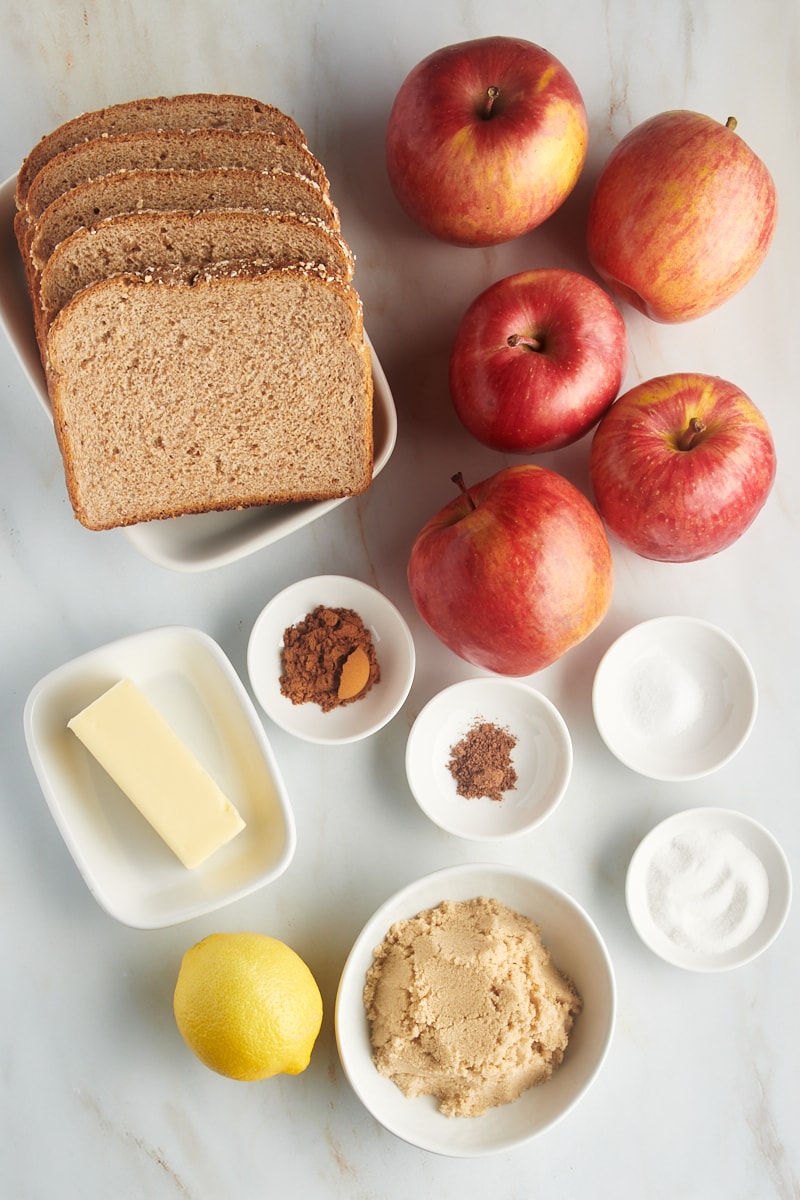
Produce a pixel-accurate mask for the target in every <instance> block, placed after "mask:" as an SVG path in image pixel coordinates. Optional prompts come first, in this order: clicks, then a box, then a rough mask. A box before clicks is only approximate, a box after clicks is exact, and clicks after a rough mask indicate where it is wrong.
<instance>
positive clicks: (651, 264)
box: [588, 111, 777, 322]
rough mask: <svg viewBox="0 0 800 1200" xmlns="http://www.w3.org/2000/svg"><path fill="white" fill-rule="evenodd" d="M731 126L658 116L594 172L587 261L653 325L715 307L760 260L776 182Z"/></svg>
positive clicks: (683, 115)
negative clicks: (596, 179) (650, 319)
mask: <svg viewBox="0 0 800 1200" xmlns="http://www.w3.org/2000/svg"><path fill="white" fill-rule="evenodd" d="M735 126H736V122H735V120H734V119H733V118H730V119H729V121H728V123H727V124H724V125H723V124H722V123H720V122H719V121H714V120H712V118H711V117H706V116H703V115H702V114H701V113H694V112H685V111H675V112H665V113H661V114H660V115H659V116H656V117H651V118H650V120H649V121H645V122H643V124H641V125H638V126H637V127H636V128H635V129H633V130H632V131H631V132H630V133H629V134H628V135H627V137H625V138H623V139H622V141H621V142H620V143H619V145H618V146H617V147H616V149H615V150H613V151H612V153H611V155H610V157H609V158H608V160H607V162H606V164H605V166H604V167H603V170H602V171H601V173H600V177H599V179H598V181H597V186H596V188H595V191H594V194H593V197H592V201H591V204H590V207H589V217H588V251H589V258H590V260H591V262H592V265H593V266H594V268H595V270H596V271H597V273H598V274H599V275H600V277H601V278H602V279H603V280H605V282H606V283H607V284H608V286H609V287H610V288H611V290H612V291H613V292H614V293H615V294H616V295H618V296H620V297H622V298H623V299H624V300H627V301H628V303H629V304H631V305H633V307H634V308H637V309H639V311H640V312H643V313H644V314H645V315H646V316H648V317H652V318H653V320H655V321H664V322H675V321H689V320H692V319H693V318H695V317H701V316H703V315H704V314H705V313H707V312H710V311H711V310H712V309H714V308H717V307H718V306H719V305H720V304H722V303H723V302H724V301H725V300H728V299H729V298H730V297H731V296H733V295H734V293H735V292H738V291H739V289H740V288H741V287H743V286H744V284H745V283H747V281H748V280H749V279H750V278H751V277H752V275H753V274H754V273H755V271H756V270H757V269H758V267H759V266H760V265H761V263H762V262H763V260H764V258H765V256H766V253H767V250H768V248H769V245H770V242H771V240H772V235H773V233H774V232H775V223H776V220H777V198H776V193H775V184H774V182H773V180H772V177H771V175H770V173H769V171H768V170H767V168H766V167H765V166H764V164H763V162H762V161H761V159H760V158H758V157H757V156H756V155H755V154H754V153H753V151H752V150H751V149H750V147H749V146H748V145H747V144H746V143H745V142H744V141H742V139H741V138H740V137H739V135H738V134H737V133H735V132H734V129H735Z"/></svg>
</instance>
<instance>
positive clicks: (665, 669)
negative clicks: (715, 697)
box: [627, 650, 706, 738]
mask: <svg viewBox="0 0 800 1200" xmlns="http://www.w3.org/2000/svg"><path fill="white" fill-rule="evenodd" d="M705 702H706V695H705V690H704V688H703V685H702V683H701V682H700V680H699V679H698V678H697V677H696V676H695V675H694V674H693V673H692V671H691V670H690V669H689V668H688V667H687V666H685V665H684V664H683V663H681V662H679V661H677V660H676V659H675V658H673V657H672V656H670V655H669V654H664V653H662V652H661V651H659V650H654V651H652V652H651V653H649V654H647V655H643V656H642V658H641V659H640V660H639V662H638V663H637V664H636V670H635V673H634V675H633V678H632V681H631V687H630V692H629V699H628V705H629V708H628V713H627V716H628V719H629V721H630V723H631V725H632V726H634V727H635V728H636V729H637V730H638V731H639V732H640V733H642V734H644V735H645V736H648V737H657V738H675V737H679V736H680V734H682V733H684V732H685V731H686V730H687V729H690V728H691V727H692V725H694V724H695V723H696V722H697V721H699V719H700V717H701V716H702V713H703V709H704V707H705Z"/></svg>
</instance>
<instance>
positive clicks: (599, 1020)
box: [334, 863, 616, 1158]
mask: <svg viewBox="0 0 800 1200" xmlns="http://www.w3.org/2000/svg"><path fill="white" fill-rule="evenodd" d="M479 896H486V897H490V898H494V899H497V900H499V901H501V903H503V904H506V905H508V907H509V908H512V909H514V910H515V911H516V912H519V913H522V914H523V915H524V916H527V917H530V918H531V920H533V921H534V922H535V923H536V924H537V925H539V927H540V929H541V933H542V941H543V942H544V944H545V946H547V948H548V949H549V951H550V953H551V955H552V959H553V962H554V963H555V964H556V966H557V967H558V968H559V970H560V971H562V972H563V973H564V974H566V975H568V976H569V977H570V979H571V980H572V981H573V983H574V985H575V987H576V988H577V990H578V992H579V994H580V995H581V997H582V999H583V1011H582V1012H581V1014H580V1015H579V1017H578V1018H577V1020H576V1022H575V1026H574V1028H573V1031H572V1034H571V1036H570V1041H569V1045H568V1047H567V1052H566V1054H565V1056H564V1061H563V1063H562V1065H561V1066H560V1067H559V1069H558V1070H557V1071H556V1073H555V1074H554V1075H553V1077H552V1079H550V1080H549V1081H548V1082H547V1083H545V1084H542V1085H541V1086H539V1087H534V1088H530V1089H529V1090H528V1091H527V1092H524V1093H523V1094H522V1095H521V1096H520V1097H519V1099H517V1100H515V1101H513V1103H511V1104H504V1105H501V1106H499V1107H496V1108H490V1109H489V1110H488V1111H487V1112H485V1113H483V1114H482V1115H481V1116H479V1117H445V1116H443V1115H442V1113H440V1112H439V1111H438V1108H437V1105H436V1101H435V1100H434V1099H433V1098H432V1097H430V1096H418V1097H414V1098H409V1097H407V1096H405V1095H404V1094H403V1093H402V1092H401V1091H400V1089H399V1088H398V1087H397V1086H396V1085H395V1084H394V1083H392V1081H391V1080H390V1079H387V1078H385V1077H384V1076H382V1075H379V1074H378V1071H377V1070H376V1068H375V1065H374V1063H373V1060H372V1047H371V1043H370V1034H369V1027H368V1021H367V1017H366V1013H365V1010H364V1000H363V991H364V983H365V979H366V974H367V970H368V969H369V967H370V965H371V963H372V952H373V949H374V948H375V947H376V946H378V945H380V943H381V942H382V940H383V938H384V936H385V935H386V933H387V932H388V930H389V929H390V927H391V926H392V925H393V924H394V923H395V921H398V920H400V919H401V918H403V917H413V916H415V915H416V914H417V913H419V912H422V911H424V910H425V909H428V908H433V907H435V906H436V905H437V904H440V903H441V902H442V901H443V900H452V901H459V900H470V899H474V898H476V897H479ZM615 1012H616V987H615V983H614V973H613V969H612V966H611V960H610V958H609V955H608V951H607V950H606V947H605V944H604V942H603V939H602V938H601V936H600V934H599V932H598V930H597V928H596V927H595V925H594V923H593V922H592V920H591V918H590V917H589V916H588V915H587V914H586V912H584V910H583V909H582V908H581V907H580V905H579V904H577V903H576V901H575V900H573V899H571V898H570V897H569V896H567V895H566V893H564V892H562V891H560V890H559V889H558V888H555V887H553V886H552V885H550V884H546V883H542V882H541V881H540V880H537V879H533V878H531V877H530V876H528V875H525V874H524V873H523V872H521V871H517V870H514V869H513V868H512V867H507V866H503V865H498V864H481V863H477V864H472V863H469V864H466V865H462V866H457V867H450V868H447V869H445V870H442V871H437V872H435V873H434V874H432V875H427V876H425V877H424V878H422V879H418V880H416V882H414V883H411V884H409V885H408V887H405V888H403V889H402V891H400V892H398V893H397V894H396V895H394V896H392V897H391V899H389V900H387V901H386V902H385V903H384V904H382V905H381V907H380V908H379V909H378V910H377V912H376V913H375V914H374V915H373V916H372V917H370V919H369V921H368V922H367V923H366V925H365V926H364V928H363V929H362V931H361V933H360V934H359V935H358V937H357V939H356V941H355V943H354V945H353V948H352V950H351V951H350V954H349V955H348V958H347V961H346V962H345V965H344V970H343V971H342V976H341V979H340V982H339V988H338V991H337V995H336V1006H335V1014H334V1023H335V1028H336V1041H337V1046H338V1050H339V1057H340V1059H341V1063H342V1067H343V1069H344V1072H345V1075H346V1076H347V1079H348V1080H349V1082H350V1085H351V1086H352V1088H353V1090H354V1091H355V1093H356V1095H357V1096H358V1098H359V1099H360V1100H361V1102H362V1104H364V1106H365V1107H366V1108H367V1109H368V1111H369V1112H370V1113H372V1115H373V1117H375V1119H376V1120H377V1121H379V1122H380V1124H381V1125H383V1126H384V1128H386V1129H388V1130H389V1132H390V1133H393V1134H395V1135H396V1136H397V1137H399V1138H402V1139H403V1140H404V1141H406V1142H409V1143H410V1144H411V1145H412V1146H417V1147H419V1148H420V1149H422V1150H430V1151H433V1152H434V1153H437V1154H443V1155H448V1156H450V1157H454V1158H477V1157H482V1156H485V1155H490V1154H498V1153H502V1152H504V1151H508V1150H512V1149H514V1148H515V1147H517V1146H520V1145H522V1144H523V1143H525V1142H528V1141H530V1140H531V1139H532V1138H534V1137H536V1136H537V1135H539V1134H541V1133H543V1132H544V1131H545V1130H547V1129H550V1128H551V1127H552V1126H553V1125H555V1124H556V1122H558V1121H560V1120H561V1119H562V1118H563V1117H565V1116H566V1115H567V1113H568V1112H570V1111H571V1110H572V1109H573V1108H574V1107H575V1105H576V1104H577V1103H578V1101H579V1100H580V1099H581V1098H582V1097H583V1096H584V1095H585V1093H586V1092H587V1090H588V1089H589V1087H590V1085H591V1084H592V1082H593V1081H594V1079H595V1078H596V1077H597V1074H598V1072H599V1070H600V1068H601V1066H602V1064H603V1061H604V1060H605V1057H606V1054H607V1052H608V1048H609V1045H610V1042H611V1037H612V1033H613V1028H614V1019H615Z"/></svg>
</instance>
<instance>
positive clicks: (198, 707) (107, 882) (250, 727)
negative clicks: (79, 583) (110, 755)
mask: <svg viewBox="0 0 800 1200" xmlns="http://www.w3.org/2000/svg"><path fill="white" fill-rule="evenodd" d="M125 677H127V678H130V679H131V680H133V682H134V683H135V684H136V685H137V686H138V687H139V688H140V689H141V690H142V691H143V692H144V693H145V694H146V696H147V698H148V699H149V700H150V701H151V703H152V704H153V705H154V706H155V707H156V708H157V709H158V710H159V712H160V713H161V715H162V716H163V717H164V718H165V719H166V721H167V722H168V723H169V724H170V725H171V726H172V728H173V729H174V731H175V733H176V734H177V735H178V737H179V738H181V740H182V741H183V742H184V743H185V745H186V746H187V747H188V748H189V750H190V751H191V752H192V753H193V754H194V755H195V757H196V758H197V759H198V760H199V761H200V762H201V763H202V765H203V766H204V767H205V768H206V770H207V771H208V772H209V774H210V775H212V777H213V778H214V779H215V780H216V781H217V783H218V784H219V786H220V787H221V788H222V790H223V791H224V792H225V793H226V795H227V796H228V799H229V800H230V801H231V803H232V804H233V805H234V806H235V807H236V808H237V809H238V811H239V813H240V814H241V816H242V818H243V819H244V821H245V828H244V829H243V830H242V831H241V832H240V833H239V834H237V835H236V837H235V838H234V839H233V840H232V841H231V842H229V843H228V844H227V845H226V846H223V847H222V848H221V849H219V850H218V851H216V853H214V854H213V855H212V856H211V857H210V858H209V859H208V860H207V861H206V862H205V863H204V864H202V866H199V867H196V868H194V869H193V870H191V871H190V870H187V868H186V867H184V866H183V865H182V864H181V863H180V861H179V860H178V859H177V858H176V857H175V855H174V854H173V853H172V851H171V850H169V849H168V847H167V846H166V845H165V844H164V842H162V840H161V838H160V837H159V836H158V834H157V833H156V832H155V831H154V830H153V829H152V828H151V826H150V825H149V824H148V823H147V821H146V820H145V819H144V817H143V816H142V815H141V814H140V813H139V812H138V811H137V810H136V809H135V807H134V806H133V804H132V803H131V801H130V800H128V798H127V797H126V796H125V795H124V794H123V793H122V792H121V791H120V789H119V788H118V787H117V785H116V784H115V783H114V782H113V780H112V779H111V777H110V776H109V775H107V774H106V772H105V771H104V770H103V769H102V767H100V766H99V765H98V764H97V763H96V762H95V760H94V759H93V758H92V756H91V755H90V754H89V752H88V751H87V750H86V748H85V747H84V746H83V745H82V743H81V742H80V741H79V740H78V738H77V737H76V736H75V735H74V734H73V733H72V732H71V731H70V730H69V729H68V728H67V722H68V721H69V720H70V718H71V717H73V716H75V714H76V713H78V712H79V711H80V710H81V709H82V708H84V707H85V706H86V705H87V704H88V703H90V702H91V701H92V700H95V699H96V698H97V697H98V696H99V695H101V694H102V693H103V692H104V691H106V690H107V689H108V688H109V687H111V686H112V684H114V683H117V682H118V681H119V680H120V679H122V678H125ZM24 726H25V739H26V742H27V745H28V752H29V754H30V757H31V762H32V763H33V767H34V770H35V771H36V775H37V778H38V780H39V783H40V785H41V788H42V791H43V793H44V796H45V799H46V801H47V804H48V807H49V809H50V812H51V813H52V816H53V819H54V820H55V823H56V825H57V826H58V829H59V831H60V832H61V835H62V837H63V838H64V841H65V843H66V845H67V848H68V849H69V852H70V854H71V855H72V857H73V859H74V860H75V864H76V866H77V867H78V869H79V871H80V873H81V875H82V876H83V878H84V880H85V882H86V884H87V886H88V888H89V890H90V891H91V893H92V895H93V896H94V897H95V899H96V900H97V902H98V903H99V904H100V905H101V907H102V908H104V909H105V910H106V911H107V912H108V913H110V914H111V915H112V916H113V917H116V918H117V920H119V921H122V922H123V924H126V925H130V926H133V927H134V928H137V929H157V928H161V927H163V926H166V925H175V924H178V923H179V922H181V921H187V920H189V919H190V918H192V917H197V916H201V915H202V914H204V913H208V912H212V911H214V910H215V909H217V908H221V907H222V906H223V905H225V904H230V903H231V902H232V901H234V900H238V899H241V898H242V897H243V896H246V895H249V894H250V893H251V892H254V891H256V890H257V889H258V888H261V887H264V886H265V885H266V884H268V883H270V882H271V881H272V880H274V879H276V878H277V877H278V876H279V875H281V874H282V873H283V871H285V870H286V868H287V867H288V865H289V863H290V862H291V860H292V857H293V855H294V850H295V842H296V833H295V824H294V816H293V813H292V809H291V805H290V803H289V799H288V796H287V795H286V791H285V788H284V785H283V781H282V779H281V775H280V771H279V769H278V765H277V763H276V761H275V757H274V755H273V752H272V749H271V747H270V744H269V742H268V740H267V737H266V734H265V732H264V727H263V725H262V723H261V720H260V718H259V716H258V713H257V712H256V710H255V707H254V705H253V703H252V701H251V700H250V697H249V695H248V693H247V691H246V690H245V688H244V685H243V684H242V682H241V680H240V679H239V676H238V675H237V674H236V671H235V670H234V668H233V666H232V665H231V663H230V661H229V660H228V658H227V657H226V656H225V654H224V653H223V652H222V650H221V649H220V647H219V646H218V645H217V643H216V642H215V641H213V639H212V638H210V637H208V635H207V634H205V633H202V632H201V631H200V630H197V629H192V628H189V627H187V626H163V627H161V628H158V629H152V630H148V631H146V632H144V633H139V634H133V635H131V636H130V637H127V638H123V639H121V640H120V641H116V642H111V643H109V644H107V645H105V646H100V647H98V648H97V649H96V650H91V651H89V652H88V653H87V654H84V655H81V656H80V657H79V658H75V659H73V660H72V661H71V662H68V663H65V664H64V665H63V666H61V667H58V668H56V669H55V670H54V671H51V672H50V673H49V674H48V675H46V676H45V677H44V678H43V679H41V680H40V681H39V682H38V683H37V684H36V685H35V686H34V687H33V689H32V690H31V692H30V695H29V696H28V700H27V703H26V705H25V714H24Z"/></svg>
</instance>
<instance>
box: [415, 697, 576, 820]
mask: <svg viewBox="0 0 800 1200" xmlns="http://www.w3.org/2000/svg"><path fill="white" fill-rule="evenodd" d="M476 721H488V722H489V723H491V724H493V725H496V726H497V727H498V728H500V729H504V730H508V732H509V733H510V734H512V735H513V736H515V737H516V739H517V743H516V745H515V746H514V748H513V750H512V751H511V761H512V765H513V766H514V769H515V770H516V772H517V783H516V786H515V787H514V788H513V789H511V790H509V791H507V792H504V793H503V797H502V799H501V800H490V799H488V798H487V797H485V796H481V797H476V798H473V799H467V798H465V797H464V796H459V795H458V791H457V784H456V781H455V779H454V778H453V775H452V773H451V772H450V770H449V769H448V765H447V764H448V763H449V761H450V759H451V751H452V749H453V747H454V746H455V745H457V743H458V742H460V741H461V739H462V738H463V737H464V736H465V734H467V732H468V731H469V730H470V728H471V727H472V726H473V725H474V724H475V723H476ZM571 773H572V740H571V738H570V735H569V730H568V729H567V726H566V724H565V722H564V719H563V717H562V716H561V714H560V713H559V712H558V710H557V709H556V708H555V706H554V705H553V704H551V702H550V701H549V700H548V699H547V698H546V697H545V696H543V695H542V694H541V693H540V692H537V691H535V690H534V689H533V688H531V687H529V686H528V685H527V684H525V683H522V682H520V681H519V680H512V679H501V678H494V677H489V678H486V679H483V678H480V679H466V680H463V681H462V682H461V683H454V684H453V685H452V686H451V687H447V688H445V689H444V691H441V692H439V693H438V695H436V696H434V697H433V699H432V700H429V701H428V703H427V704H426V705H425V707H424V708H423V709H422V711H421V712H420V714H419V716H418V717H417V719H416V721H415V722H414V724H413V726H412V728H411V733H410V734H409V738H408V742H407V743H406V775H407V778H408V786H409V787H410V788H411V791H412V793H413V795H414V797H415V799H416V801H417V803H418V804H419V806H420V808H421V809H422V811H423V812H424V813H425V814H426V815H427V816H428V817H430V819H431V820H432V821H433V822H435V824H437V825H438V826H439V827H440V828H441V829H444V830H445V831H446V832H447V833H452V834H455V835H456V836H457V837H462V838H467V839H470V840H473V841H493V840H499V839H502V838H512V837H517V836H519V835H520V834H523V833H528V832H530V830H532V829H534V828H535V827H536V826H537V825H540V824H541V823H542V821H544V820H545V818H546V817H548V816H549V815H550V814H551V813H552V812H553V811H554V809H555V808H556V807H557V805H558V803H559V801H560V800H561V798H562V796H563V795H564V792H565V791H566V789H567V785H568V783H569V780H570V776H571Z"/></svg>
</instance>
